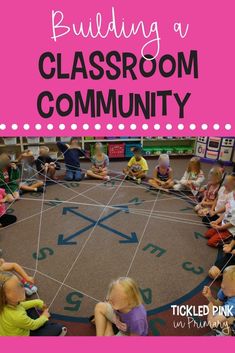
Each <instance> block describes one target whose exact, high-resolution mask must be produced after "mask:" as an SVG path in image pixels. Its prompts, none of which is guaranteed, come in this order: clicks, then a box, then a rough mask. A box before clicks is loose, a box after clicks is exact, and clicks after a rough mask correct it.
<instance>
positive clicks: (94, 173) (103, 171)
mask: <svg viewBox="0 0 235 353" xmlns="http://www.w3.org/2000/svg"><path fill="white" fill-rule="evenodd" d="M91 161H92V163H93V164H92V167H91V170H88V171H87V176H89V177H91V178H95V179H101V180H106V181H109V180H110V177H109V176H108V166H109V157H108V156H107V155H106V154H104V152H103V146H102V143H100V142H97V143H96V144H95V153H94V156H92V157H91Z"/></svg>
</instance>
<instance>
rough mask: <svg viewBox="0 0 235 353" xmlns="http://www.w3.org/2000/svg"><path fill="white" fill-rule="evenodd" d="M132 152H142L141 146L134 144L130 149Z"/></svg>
mask: <svg viewBox="0 0 235 353" xmlns="http://www.w3.org/2000/svg"><path fill="white" fill-rule="evenodd" d="M132 152H133V153H141V152H142V149H141V147H138V146H136V147H134V148H133V149H132Z"/></svg>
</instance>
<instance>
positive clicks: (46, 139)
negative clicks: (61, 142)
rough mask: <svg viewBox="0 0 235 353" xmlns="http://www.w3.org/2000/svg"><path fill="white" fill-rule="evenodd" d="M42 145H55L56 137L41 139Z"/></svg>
mask: <svg viewBox="0 0 235 353" xmlns="http://www.w3.org/2000/svg"><path fill="white" fill-rule="evenodd" d="M43 141H44V143H53V142H54V143H55V142H56V137H44V138H43Z"/></svg>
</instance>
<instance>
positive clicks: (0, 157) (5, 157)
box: [0, 152, 11, 161]
mask: <svg viewBox="0 0 235 353" xmlns="http://www.w3.org/2000/svg"><path fill="white" fill-rule="evenodd" d="M0 159H1V160H3V159H5V160H6V159H8V160H9V161H10V160H11V156H10V155H9V154H7V153H6V152H3V153H1V154H0Z"/></svg>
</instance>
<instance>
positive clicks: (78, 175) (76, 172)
mask: <svg viewBox="0 0 235 353" xmlns="http://www.w3.org/2000/svg"><path fill="white" fill-rule="evenodd" d="M57 146H58V148H59V150H60V151H61V152H62V153H63V156H64V161H65V166H66V174H65V177H64V179H65V180H67V181H72V180H75V181H81V180H82V179H83V178H84V176H85V173H82V170H81V167H80V157H82V156H84V155H85V151H83V150H82V148H81V144H80V140H79V139H78V138H77V137H72V138H71V140H70V143H69V145H68V144H66V143H63V142H57Z"/></svg>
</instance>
